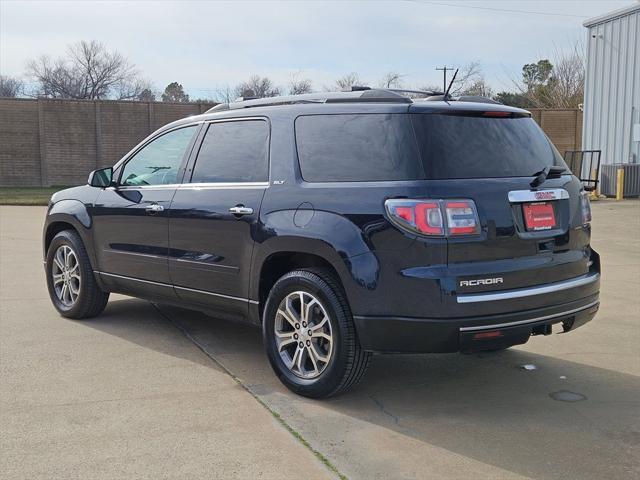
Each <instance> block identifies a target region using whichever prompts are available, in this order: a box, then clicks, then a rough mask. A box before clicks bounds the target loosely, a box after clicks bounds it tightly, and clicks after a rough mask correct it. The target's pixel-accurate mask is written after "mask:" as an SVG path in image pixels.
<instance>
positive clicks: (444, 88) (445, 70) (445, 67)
mask: <svg viewBox="0 0 640 480" xmlns="http://www.w3.org/2000/svg"><path fill="white" fill-rule="evenodd" d="M436 70H442V72H444V81H443V82H442V85H443V87H442V91H443V92H446V91H447V72H448V71H451V70H453V67H447V66H446V65H445V66H444V67H436Z"/></svg>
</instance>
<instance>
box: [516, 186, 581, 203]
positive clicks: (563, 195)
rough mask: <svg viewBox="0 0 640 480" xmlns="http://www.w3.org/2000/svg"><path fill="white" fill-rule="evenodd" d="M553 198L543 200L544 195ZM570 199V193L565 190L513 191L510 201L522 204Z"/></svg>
mask: <svg viewBox="0 0 640 480" xmlns="http://www.w3.org/2000/svg"><path fill="white" fill-rule="evenodd" d="M541 194H543V195H545V194H546V195H548V196H549V197H551V198H541V197H543V195H541ZM567 198H569V192H567V191H566V190H565V189H563V188H553V189H549V190H512V191H510V192H509V201H510V202H511V203H522V202H545V201H547V200H566V199H567Z"/></svg>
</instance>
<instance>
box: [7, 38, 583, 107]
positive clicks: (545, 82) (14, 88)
mask: <svg viewBox="0 0 640 480" xmlns="http://www.w3.org/2000/svg"><path fill="white" fill-rule="evenodd" d="M25 77H26V78H29V79H30V80H32V84H31V85H32V86H31V87H27V86H26V84H25V82H24V81H23V80H21V79H19V78H16V77H9V76H0V97H19V96H30V97H47V98H67V99H85V100H96V99H117V100H132V101H160V100H161V101H163V102H190V101H194V102H225V103H228V102H232V101H234V100H236V99H237V98H239V97H242V98H247V97H251V98H264V97H274V96H278V95H285V94H289V95H298V94H304V93H312V92H314V91H317V90H325V91H336V90H338V91H340V90H345V89H349V88H350V87H351V86H354V85H358V86H369V87H379V88H395V89H409V90H425V91H435V92H437V91H441V90H442V86H434V85H429V84H426V85H420V86H418V87H413V86H411V85H407V84H406V82H405V80H404V79H405V75H403V74H401V73H398V72H387V73H385V74H384V75H383V76H382V77H381V78H380V79H379V80H378V81H377V82H368V81H366V80H365V79H362V78H361V77H360V75H358V73H356V72H351V73H347V74H345V75H343V76H341V77H339V78H336V79H335V80H334V82H333V83H332V84H331V85H325V86H323V87H321V88H320V89H317V88H316V87H315V86H314V84H313V82H312V80H311V79H309V78H306V77H304V76H303V74H302V72H294V73H292V74H291V75H290V77H289V81H288V83H287V84H286V85H284V86H281V85H276V84H275V82H274V81H273V80H272V79H270V78H269V77H266V76H265V77H262V76H260V75H252V76H250V77H249V78H248V79H247V80H244V81H242V82H239V83H238V84H236V85H235V86H226V87H224V88H219V89H217V90H215V91H214V92H213V93H212V95H210V96H209V97H207V98H191V97H190V96H189V95H188V94H187V93H186V92H185V89H184V87H183V85H182V84H180V83H179V82H171V83H170V84H168V85H167V86H166V87H165V88H164V90H162V91H157V90H156V89H155V87H154V86H153V83H152V82H151V81H149V80H148V79H146V78H145V77H144V76H143V75H142V74H141V73H140V71H139V70H138V68H137V67H136V66H135V65H134V64H133V63H131V62H130V61H129V60H128V59H127V58H126V57H125V56H123V55H122V54H120V53H119V52H117V51H114V50H109V49H108V48H107V47H106V46H105V45H104V44H102V43H100V42H97V41H80V42H77V43H74V44H72V45H69V47H68V48H67V51H66V54H65V55H63V56H61V57H58V58H51V57H50V56H47V55H43V56H41V57H39V58H36V59H32V60H30V61H29V62H28V63H27V68H26V72H25ZM511 83H512V88H511V89H510V90H509V91H506V90H505V91H500V92H494V91H493V90H492V88H491V87H490V86H489V85H488V84H487V82H486V80H485V77H484V74H483V72H482V68H481V65H480V63H479V62H471V63H468V64H466V65H463V66H462V67H460V69H459V72H458V74H457V76H456V78H455V80H454V82H453V84H452V86H451V90H450V92H451V95H453V96H461V95H477V96H482V97H489V98H493V99H494V100H497V101H499V102H501V103H504V104H506V105H512V106H516V107H522V108H576V107H578V106H580V104H581V103H582V101H583V95H584V56H583V53H582V49H581V48H580V46H579V45H578V44H576V45H574V47H573V48H572V50H571V51H569V52H564V51H560V50H556V51H555V52H554V55H553V58H552V59H551V60H550V59H541V60H538V61H536V62H532V63H527V64H525V65H524V66H523V68H522V75H521V77H520V78H513V79H511Z"/></svg>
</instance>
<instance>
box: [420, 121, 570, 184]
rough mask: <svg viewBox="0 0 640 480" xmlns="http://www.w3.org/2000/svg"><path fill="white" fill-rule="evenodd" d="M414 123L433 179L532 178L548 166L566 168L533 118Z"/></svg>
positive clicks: (427, 168)
mask: <svg viewBox="0 0 640 480" xmlns="http://www.w3.org/2000/svg"><path fill="white" fill-rule="evenodd" d="M412 119H413V126H414V129H415V132H416V138H417V140H418V146H419V149H420V154H421V157H422V162H423V165H424V171H425V174H426V177H427V178H428V179H434V180H439V179H450V178H486V177H528V176H532V175H534V174H535V173H536V172H539V171H541V170H542V169H544V168H545V167H547V166H552V165H557V166H561V167H564V168H566V164H565V163H564V161H563V160H562V157H561V156H560V154H559V153H558V151H557V150H556V148H555V147H554V146H553V144H552V143H551V142H550V141H549V139H548V138H547V137H546V135H545V134H544V132H543V131H542V130H541V129H540V127H539V126H538V124H536V123H535V121H534V120H533V119H531V118H529V117H516V118H512V117H508V118H488V117H481V116H467V115H447V114H414V115H412ZM567 171H568V169H567Z"/></svg>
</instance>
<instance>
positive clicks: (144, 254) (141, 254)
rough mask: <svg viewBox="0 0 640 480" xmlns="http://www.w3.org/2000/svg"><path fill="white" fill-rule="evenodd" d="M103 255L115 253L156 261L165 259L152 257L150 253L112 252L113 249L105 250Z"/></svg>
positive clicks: (158, 256)
mask: <svg viewBox="0 0 640 480" xmlns="http://www.w3.org/2000/svg"><path fill="white" fill-rule="evenodd" d="M103 252H104V253H117V254H122V255H134V256H136V257H146V258H155V259H157V260H165V259H166V258H167V257H163V256H160V255H154V254H152V253H140V252H129V251H127V250H114V249H113V248H106V249H104V250H103Z"/></svg>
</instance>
